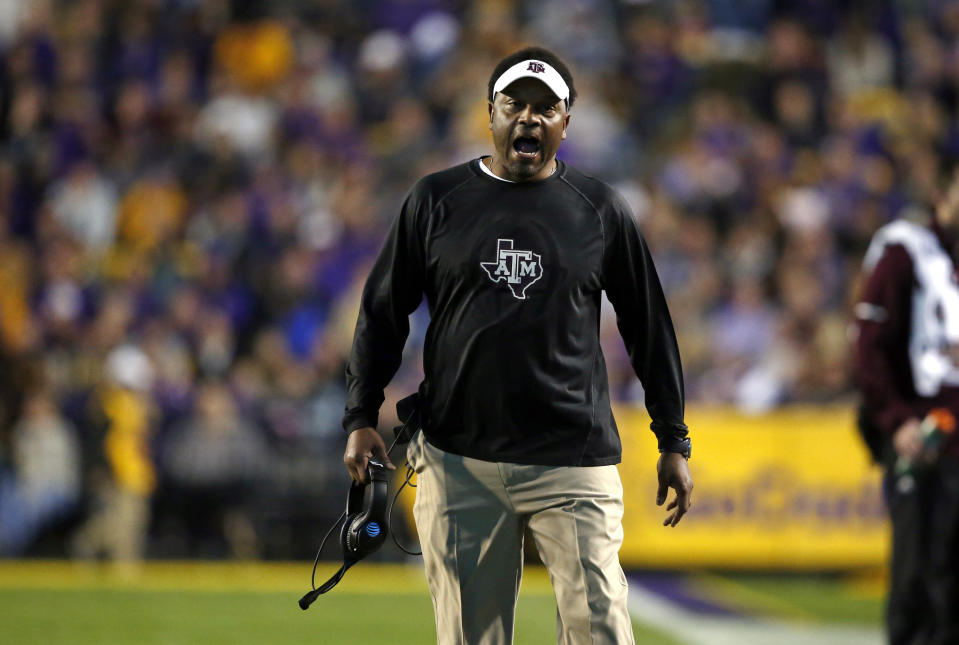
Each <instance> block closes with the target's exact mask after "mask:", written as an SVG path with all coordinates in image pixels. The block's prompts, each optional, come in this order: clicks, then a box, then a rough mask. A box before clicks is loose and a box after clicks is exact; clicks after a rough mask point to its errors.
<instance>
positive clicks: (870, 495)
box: [615, 406, 889, 570]
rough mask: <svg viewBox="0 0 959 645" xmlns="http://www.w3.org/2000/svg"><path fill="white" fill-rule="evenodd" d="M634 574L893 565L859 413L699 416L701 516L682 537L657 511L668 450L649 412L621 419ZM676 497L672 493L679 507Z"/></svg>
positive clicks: (692, 517) (627, 555)
mask: <svg viewBox="0 0 959 645" xmlns="http://www.w3.org/2000/svg"><path fill="white" fill-rule="evenodd" d="M615 412H616V421H617V424H618V425H619V433H620V436H621V437H622V440H623V463H622V464H620V466H619V470H620V474H621V476H622V480H623V486H624V489H625V503H626V516H625V518H624V521H623V523H624V527H623V528H624V530H625V542H624V544H623V548H622V550H621V551H620V558H621V559H622V562H623V565H624V566H625V567H668V568H692V567H732V568H754V569H796V570H803V569H847V568H860V567H873V566H881V565H883V564H884V563H885V562H886V557H887V553H888V548H889V529H888V524H887V521H886V514H885V509H884V507H883V503H882V497H881V490H880V479H881V477H880V471H879V468H878V467H877V466H875V465H872V464H871V462H870V459H869V455H868V453H867V452H866V449H865V447H864V446H863V444H862V441H861V440H860V438H859V435H858V433H857V430H856V425H855V412H854V411H853V410H852V409H847V408H823V407H804V406H803V407H789V408H783V409H781V410H777V411H775V412H773V413H770V414H766V415H760V416H747V415H744V414H742V413H738V412H735V411H732V410H727V409H709V408H692V409H690V410H688V411H687V414H686V422H687V424H688V425H689V427H690V436H691V437H692V440H693V454H692V459H691V461H690V463H689V466H690V470H691V472H692V475H693V481H694V484H695V488H694V490H693V495H692V499H693V506H692V508H691V509H690V512H689V513H688V514H687V515H686V517H684V518H683V520H682V522H680V524H679V525H678V526H676V527H674V528H667V527H663V525H662V524H663V520H664V519H665V517H666V512H665V505H664V506H663V507H657V506H656V504H655V497H656V487H657V484H656V472H655V471H656V468H655V465H656V460H657V458H658V453H657V451H656V441H655V438H654V437H653V435H652V433H651V432H650V431H649V417H648V416H647V415H646V412H645V410H641V409H634V408H622V407H621V408H618V409H617V410H616V411H615ZM672 496H673V493H672V491H670V499H671V498H672Z"/></svg>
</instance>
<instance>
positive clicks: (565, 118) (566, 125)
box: [563, 112, 569, 141]
mask: <svg viewBox="0 0 959 645" xmlns="http://www.w3.org/2000/svg"><path fill="white" fill-rule="evenodd" d="M568 127H569V113H568V112H567V113H566V116H565V117H563V140H564V141H565V140H566V128H568Z"/></svg>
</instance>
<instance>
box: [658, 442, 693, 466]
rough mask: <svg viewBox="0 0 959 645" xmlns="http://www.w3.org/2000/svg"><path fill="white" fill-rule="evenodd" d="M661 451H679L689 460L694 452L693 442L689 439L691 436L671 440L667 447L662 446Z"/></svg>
mask: <svg viewBox="0 0 959 645" xmlns="http://www.w3.org/2000/svg"><path fill="white" fill-rule="evenodd" d="M659 452H660V453H664V452H675V453H679V454H680V455H682V456H683V457H685V458H686V461H689V458H690V457H691V456H692V454H693V442H692V441H690V440H689V437H683V438H682V439H676V440H675V441H673V442H671V443H670V444H669V446H667V447H666V448H660V449H659Z"/></svg>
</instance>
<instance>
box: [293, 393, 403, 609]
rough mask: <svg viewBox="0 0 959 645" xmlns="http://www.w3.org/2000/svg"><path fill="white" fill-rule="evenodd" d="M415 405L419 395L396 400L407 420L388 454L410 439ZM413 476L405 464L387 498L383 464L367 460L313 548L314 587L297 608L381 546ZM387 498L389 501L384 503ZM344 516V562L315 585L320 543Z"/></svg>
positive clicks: (307, 605)
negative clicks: (362, 475)
mask: <svg viewBox="0 0 959 645" xmlns="http://www.w3.org/2000/svg"><path fill="white" fill-rule="evenodd" d="M417 408H418V395H416V394H414V395H411V396H409V397H406V398H405V399H403V400H402V401H400V402H399V403H398V404H397V410H398V411H400V413H401V414H400V418H401V419H403V418H405V419H406V421H405V422H404V423H403V425H402V426H399V427H397V428H395V430H394V431H395V434H396V438H395V439H394V440H393V445H391V446H390V448H389V450H387V451H386V454H387V455H388V454H389V453H390V452H392V450H393V447H394V446H395V445H396V444H397V442H401V443H406V442H408V441H409V440H410V436H411V435H412V429H413V426H414V425H415V424H417V423H418V422H419V414H418V409H417ZM403 412H408V414H403ZM412 476H413V469H412V468H410V467H409V465H407V469H406V481H404V482H403V485H402V486H400V488H399V490H397V491H396V495H395V496H394V497H393V500H392V502H389V479H388V476H387V470H386V467H385V466H384V465H383V464H382V463H380V462H378V461H374V460H372V459H370V460H369V462H368V465H367V468H366V481H365V482H356V481H354V482H351V483H350V490H349V493H348V494H347V497H346V510H345V511H344V512H343V513H342V514H341V515H340V516H339V518H337V520H336V522H334V523H333V526H331V527H330V530H329V531H327V532H326V535H325V536H324V537H323V541H322V542H321V543H320V548H319V549H318V550H317V552H316V559H315V560H313V574H312V577H311V579H310V586H311V587H313V589H312V590H311V591H309V592H308V593H307V594H306V595H304V596H303V597H302V598H300V601H299V605H300V609H303V610H304V611H305V610H306V609H308V608H309V606H310V605H312V604H313V602H314V601H315V600H316V599H317V598H319V597H320V596H321V595H322V594H325V593H326V592H327V591H329V590H330V589H332V588H333V587H335V586H336V585H337V583H338V582H339V581H340V580H342V579H343V576H344V575H346V572H347V571H348V570H349V569H350V567H352V566H353V565H354V564H356V563H357V562H359V561H360V560H362V559H363V558H365V557H366V556H368V555H370V554H371V553H373V552H375V551H376V550H377V549H379V548H380V547H381V546H383V543H384V542H385V541H386V536H387V535H390V533H391V532H390V524H391V523H392V517H393V505H394V504H395V503H396V500H397V498H398V497H399V495H400V491H402V490H403V488H404V487H405V486H407V485H409V486H411V487H414V488H415V484H411V483H410V478H411V477H412ZM388 502H389V505H388V506H387V503H388ZM344 518H345V521H343V524H342V526H340V548H341V549H342V550H343V566H341V567H340V569H339V571H337V572H336V573H334V574H333V575H332V576H330V579H329V580H327V581H326V582H324V583H323V584H322V585H320V586H319V587H316V584H315V579H316V567H317V564H318V563H319V561H320V554H321V553H322V552H323V547H324V546H326V541H327V540H328V539H329V537H330V535H331V534H332V533H333V530H334V529H335V528H336V527H337V525H339V524H340V521H341V520H344ZM393 541H394V542H395V543H396V546H398V547H399V548H400V549H402V550H403V551H404V552H406V553H409V554H410V555H420V553H414V552H412V551H407V550H406V549H405V548H403V547H402V546H401V545H400V543H399V542H397V541H396V536H393Z"/></svg>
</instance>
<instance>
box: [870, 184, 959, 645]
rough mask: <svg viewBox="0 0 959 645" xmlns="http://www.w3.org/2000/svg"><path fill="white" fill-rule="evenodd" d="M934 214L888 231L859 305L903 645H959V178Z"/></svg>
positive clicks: (873, 251) (895, 644)
mask: <svg viewBox="0 0 959 645" xmlns="http://www.w3.org/2000/svg"><path fill="white" fill-rule="evenodd" d="M934 211H935V213H934V216H933V217H932V218H931V221H930V222H929V223H928V224H927V225H922V224H918V223H914V222H910V221H906V220H898V221H895V222H892V223H890V224H888V225H886V226H884V227H882V228H881V229H880V230H879V231H877V233H876V235H875V237H874V238H873V240H872V243H871V245H870V247H869V250H868V251H867V253H866V258H865V262H864V268H865V270H866V272H867V274H868V280H867V282H866V286H865V290H864V292H863V295H862V298H861V301H860V302H859V303H857V304H856V306H855V316H856V322H857V326H858V332H859V333H858V336H857V340H856V348H855V350H856V351H855V368H856V376H857V380H858V385H859V388H860V390H861V393H862V407H861V410H860V428H861V430H862V432H863V435H864V436H865V437H866V439H867V443H869V444H870V448H871V449H872V452H873V455H874V456H875V457H876V459H877V461H879V462H880V463H882V464H883V466H884V468H885V472H886V475H885V493H886V498H887V505H888V508H889V514H890V518H891V521H892V529H893V544H892V562H891V572H890V573H891V576H890V590H889V598H888V604H887V613H886V627H887V630H888V636H889V643H891V644H892V645H899V644H902V645H906V644H909V645H917V644H922V645H946V644H947V643H948V644H956V643H959V611H957V609H959V441H957V436H959V433H956V432H954V425H955V421H954V420H955V417H956V416H957V415H959V360H957V358H959V284H957V279H956V264H955V261H954V255H955V252H956V248H957V247H956V244H955V240H956V234H957V233H959V174H957V175H956V176H955V178H953V180H952V183H951V184H950V185H949V187H948V189H947V191H946V192H945V194H944V195H943V196H942V197H941V198H940V199H939V200H938V201H937V204H936V208H935V209H934Z"/></svg>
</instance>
